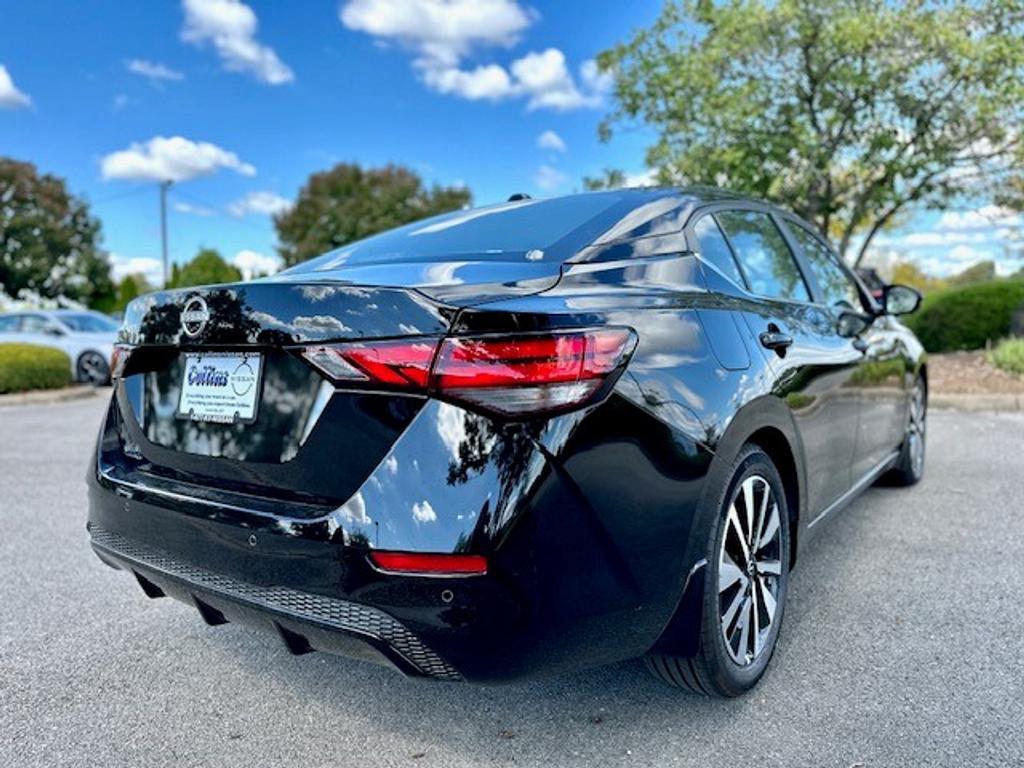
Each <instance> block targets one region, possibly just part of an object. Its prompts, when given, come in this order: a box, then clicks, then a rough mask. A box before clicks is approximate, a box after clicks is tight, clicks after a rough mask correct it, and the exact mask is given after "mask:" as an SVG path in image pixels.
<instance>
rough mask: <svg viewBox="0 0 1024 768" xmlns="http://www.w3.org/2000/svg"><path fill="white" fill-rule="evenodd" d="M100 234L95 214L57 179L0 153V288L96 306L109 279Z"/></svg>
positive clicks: (110, 294) (109, 296)
mask: <svg viewBox="0 0 1024 768" xmlns="http://www.w3.org/2000/svg"><path fill="white" fill-rule="evenodd" d="M100 239H101V237H100V222H99V220H98V219H96V218H94V217H93V216H92V215H91V214H90V213H89V206H88V205H87V204H86V203H85V201H83V200H81V199H79V198H77V197H75V196H74V195H72V194H70V193H69V192H68V190H67V187H66V185H65V183H64V180H63V179H60V178H58V177H56V176H51V175H50V174H39V173H38V172H37V170H36V167H35V166H34V165H32V164H31V163H22V162H19V161H17V160H11V159H9V158H4V157H0V288H3V290H5V291H6V292H7V293H9V294H10V295H12V296H16V295H17V294H18V292H19V291H22V290H24V289H28V290H31V291H34V292H36V293H38V294H40V295H42V296H45V297H47V298H56V297H58V296H66V297H67V298H70V299H74V300H76V301H81V302H83V303H85V304H88V305H89V306H93V307H99V308H102V307H104V306H105V305H107V304H110V303H112V301H113V298H114V284H113V281H112V280H111V278H110V263H109V262H108V261H107V257H106V254H105V253H104V252H103V251H102V250H101V249H100Z"/></svg>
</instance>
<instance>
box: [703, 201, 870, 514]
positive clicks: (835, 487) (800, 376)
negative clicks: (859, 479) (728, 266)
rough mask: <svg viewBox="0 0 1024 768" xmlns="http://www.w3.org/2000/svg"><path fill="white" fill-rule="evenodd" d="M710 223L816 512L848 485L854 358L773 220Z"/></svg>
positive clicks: (731, 214) (756, 213) (727, 217)
mask: <svg viewBox="0 0 1024 768" xmlns="http://www.w3.org/2000/svg"><path fill="white" fill-rule="evenodd" d="M714 216H715V218H716V220H717V222H718V224H719V225H720V227H721V228H722V230H723V231H724V233H725V236H726V238H727V240H728V242H729V246H730V248H731V250H732V252H733V254H734V255H735V257H736V261H737V262H738V264H739V267H740V271H741V273H742V276H743V281H744V284H745V287H746V291H747V293H748V295H749V301H747V302H746V303H745V306H744V309H743V312H742V314H743V317H744V320H745V321H746V324H747V327H748V329H749V332H750V334H751V337H752V339H753V341H754V343H755V345H756V346H757V347H758V348H759V349H760V350H761V352H762V354H763V355H764V356H765V358H766V360H767V362H768V364H769V365H770V366H771V367H772V369H773V370H774V373H775V385H774V391H775V394H776V395H777V396H779V397H781V398H782V399H783V400H784V401H785V402H786V404H787V405H788V406H789V408H790V410H791V412H792V414H793V419H794V422H795V423H796V425H797V429H798V430H799V433H800V438H801V441H802V443H803V453H804V458H805V462H806V467H807V496H808V498H807V504H808V509H810V510H811V511H812V513H817V512H819V511H821V510H823V509H825V508H826V507H827V506H828V505H829V504H831V503H832V502H833V501H834V500H835V499H837V498H838V497H839V496H841V495H842V494H843V493H845V492H846V490H847V489H848V488H849V486H850V482H851V479H850V478H851V463H852V461H853V458H854V455H855V448H856V440H857V424H858V417H859V414H858V410H859V405H858V401H857V397H856V395H855V394H854V393H853V392H851V390H850V388H849V385H850V380H851V378H852V377H853V376H854V374H855V373H856V371H857V367H858V365H859V363H860V359H861V357H862V355H861V353H860V352H859V351H857V350H855V349H853V348H852V347H851V346H850V344H849V342H848V341H847V340H843V339H840V338H839V337H838V336H837V335H836V333H835V319H834V316H833V314H832V313H831V312H829V311H828V310H827V309H826V308H825V307H823V306H822V305H821V303H820V302H819V301H818V296H817V293H816V285H815V283H814V281H813V280H812V279H809V278H808V276H807V275H806V274H805V270H806V268H805V267H803V266H802V264H801V262H800V260H799V259H798V257H797V255H796V253H795V252H794V247H793V245H792V243H791V241H790V239H789V238H788V236H787V234H786V233H785V232H784V229H783V228H782V227H781V226H780V221H779V220H778V219H777V217H776V216H775V214H773V213H772V212H771V211H770V210H768V209H767V208H762V207H755V206H750V207H741V206H735V207H729V208H725V209H723V210H719V211H717V212H715V213H714Z"/></svg>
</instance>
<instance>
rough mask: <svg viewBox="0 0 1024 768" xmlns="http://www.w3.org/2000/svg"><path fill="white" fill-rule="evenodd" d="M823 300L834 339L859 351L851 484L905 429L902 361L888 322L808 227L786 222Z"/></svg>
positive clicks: (876, 462) (853, 387)
mask: <svg viewBox="0 0 1024 768" xmlns="http://www.w3.org/2000/svg"><path fill="white" fill-rule="evenodd" d="M786 223H787V225H788V231H789V233H791V234H792V236H793V239H794V240H796V242H797V243H798V245H799V247H800V251H801V253H802V256H803V258H804V260H805V263H806V264H807V266H808V271H809V272H810V274H811V277H812V278H813V279H814V281H815V282H816V283H817V286H818V289H819V291H820V295H821V297H822V302H823V303H824V304H826V305H827V308H828V310H829V311H830V312H831V313H832V315H833V320H834V322H835V325H836V332H837V335H838V336H839V337H840V338H842V339H843V340H844V343H846V344H849V345H850V346H851V348H853V349H855V350H856V351H857V352H858V353H859V358H860V360H859V363H858V366H857V372H856V374H855V375H854V376H853V377H852V378H851V380H850V384H849V390H850V391H851V393H855V394H856V397H857V399H858V401H859V403H860V416H859V419H858V424H857V441H856V447H855V450H854V458H853V463H852V469H853V477H852V482H854V483H856V482H857V481H858V480H860V479H861V478H863V477H865V476H866V475H868V474H869V473H870V472H872V470H874V469H875V468H876V467H877V466H878V465H879V463H881V462H883V461H885V459H886V458H887V457H889V456H890V455H891V454H892V451H893V450H894V446H897V445H898V444H899V442H900V440H902V438H903V433H904V427H905V425H906V415H907V413H906V408H907V395H906V391H905V379H906V361H905V358H904V355H903V354H902V343H901V339H900V336H899V334H898V333H896V332H895V331H894V329H893V328H892V324H891V320H890V318H888V317H885V316H878V314H877V312H876V311H875V308H874V306H873V305H872V303H871V302H870V300H869V299H868V298H867V296H866V295H865V291H864V290H863V288H862V286H861V285H860V284H859V283H858V281H857V280H856V278H855V277H854V276H853V274H852V273H851V272H850V270H849V269H848V268H847V267H846V265H845V264H843V263H842V260H841V259H840V258H839V256H838V255H836V253H835V252H834V251H832V249H831V248H829V247H828V245H826V244H825V243H824V242H823V241H822V239H821V238H819V237H818V236H817V235H816V234H815V233H813V232H811V231H810V229H809V227H808V225H807V224H805V223H803V222H801V221H799V220H798V219H787V221H786Z"/></svg>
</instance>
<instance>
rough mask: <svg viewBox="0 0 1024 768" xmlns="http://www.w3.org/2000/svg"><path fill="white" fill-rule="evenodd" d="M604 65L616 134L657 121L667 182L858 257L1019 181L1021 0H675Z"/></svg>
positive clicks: (606, 127)
mask: <svg viewBox="0 0 1024 768" xmlns="http://www.w3.org/2000/svg"><path fill="white" fill-rule="evenodd" d="M598 61H599V64H600V66H601V67H602V69H604V70H606V71H609V72H611V73H613V75H614V81H615V85H614V95H615V99H616V103H617V106H616V108H615V110H614V111H613V112H612V113H611V114H610V115H609V116H608V117H607V118H606V119H605V121H604V122H603V123H602V126H601V136H602V137H603V138H605V139H608V138H609V137H610V136H611V134H612V129H613V127H617V126H620V125H624V124H625V125H629V124H633V123H635V122H637V121H639V122H642V123H646V124H647V125H648V126H649V127H651V128H653V129H654V130H655V131H656V132H657V135H658V139H657V142H656V143H655V144H654V145H653V146H652V147H650V148H649V150H648V152H647V162H648V164H649V165H650V167H652V168H656V169H658V171H659V175H660V181H662V182H663V183H691V184H693V183H696V184H715V185H718V186H725V187H729V188H731V189H733V190H736V191H739V192H744V193H748V194H752V195H756V196H760V197H766V198H768V199H771V200H774V201H777V202H779V203H780V204H782V205H785V206H786V207H789V208H792V209H793V210H795V211H796V212H797V213H799V214H801V215H803V216H804V217H806V218H808V219H810V220H812V221H814V222H815V223H817V224H818V225H819V226H820V227H821V229H822V230H823V231H825V232H828V233H829V234H830V235H832V236H833V237H834V238H835V240H836V241H837V243H838V248H839V250H840V252H841V253H842V254H843V255H844V256H846V257H847V258H849V259H850V260H852V261H853V262H855V263H859V262H860V260H861V259H862V258H863V256H864V253H865V251H866V250H867V248H868V246H869V245H870V243H871V240H872V238H873V237H874V236H875V235H876V234H877V233H878V232H879V231H880V230H882V229H884V228H886V227H887V226H891V225H893V224H894V223H895V221H896V220H897V219H898V217H899V216H900V215H901V214H903V213H905V212H906V211H907V210H909V209H911V208H912V207H914V206H927V207H939V206H942V205H944V204H946V203H948V202H949V201H950V200H951V199H953V198H956V197H960V196H964V195H994V194H995V193H996V190H997V189H1002V188H1003V187H1004V186H1005V185H1006V184H1007V183H1008V182H1009V181H1011V180H1012V179H1019V174H1020V172H1021V168H1022V143H1024V132H1021V131H1020V130H1019V129H1020V126H1021V125H1022V124H1024V13H1022V4H1021V2H1020V0H973V1H970V2H943V1H938V2H923V1H922V0H727V1H726V2H720V3H715V2H711V1H710V0H669V2H667V3H666V5H665V7H664V9H663V11H662V13H661V15H660V17H659V18H658V19H657V20H656V21H655V22H654V24H653V26H652V27H650V28H648V29H643V30H641V31H639V32H637V33H635V34H634V35H633V37H632V38H631V39H630V40H628V41H627V42H625V43H623V44H621V45H619V46H617V47H615V48H613V49H611V50H609V51H605V52H604V53H602V54H601V55H600V57H599V59H598Z"/></svg>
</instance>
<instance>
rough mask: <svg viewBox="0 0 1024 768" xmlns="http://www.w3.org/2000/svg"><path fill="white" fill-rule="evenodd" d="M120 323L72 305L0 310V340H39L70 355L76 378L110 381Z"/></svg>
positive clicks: (101, 381) (41, 344) (90, 380)
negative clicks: (111, 363)
mask: <svg viewBox="0 0 1024 768" xmlns="http://www.w3.org/2000/svg"><path fill="white" fill-rule="evenodd" d="M116 335H117V323H116V322H115V321H114V320H112V319H110V318H109V317H107V316H106V315H102V314H100V313H99V312H90V311H88V310H73V309H54V310H32V311H26V312H9V313H3V314H0V344H4V343H18V344H38V345H39V346H43V347H53V348H54V349H59V350H60V351H61V352H64V353H65V354H66V355H67V356H68V357H69V358H70V359H71V375H72V376H73V377H74V379H75V381H80V382H83V383H86V384H93V385H94V386H101V385H104V384H109V383H110V356H111V355H112V354H113V351H114V337H115V336H116Z"/></svg>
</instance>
